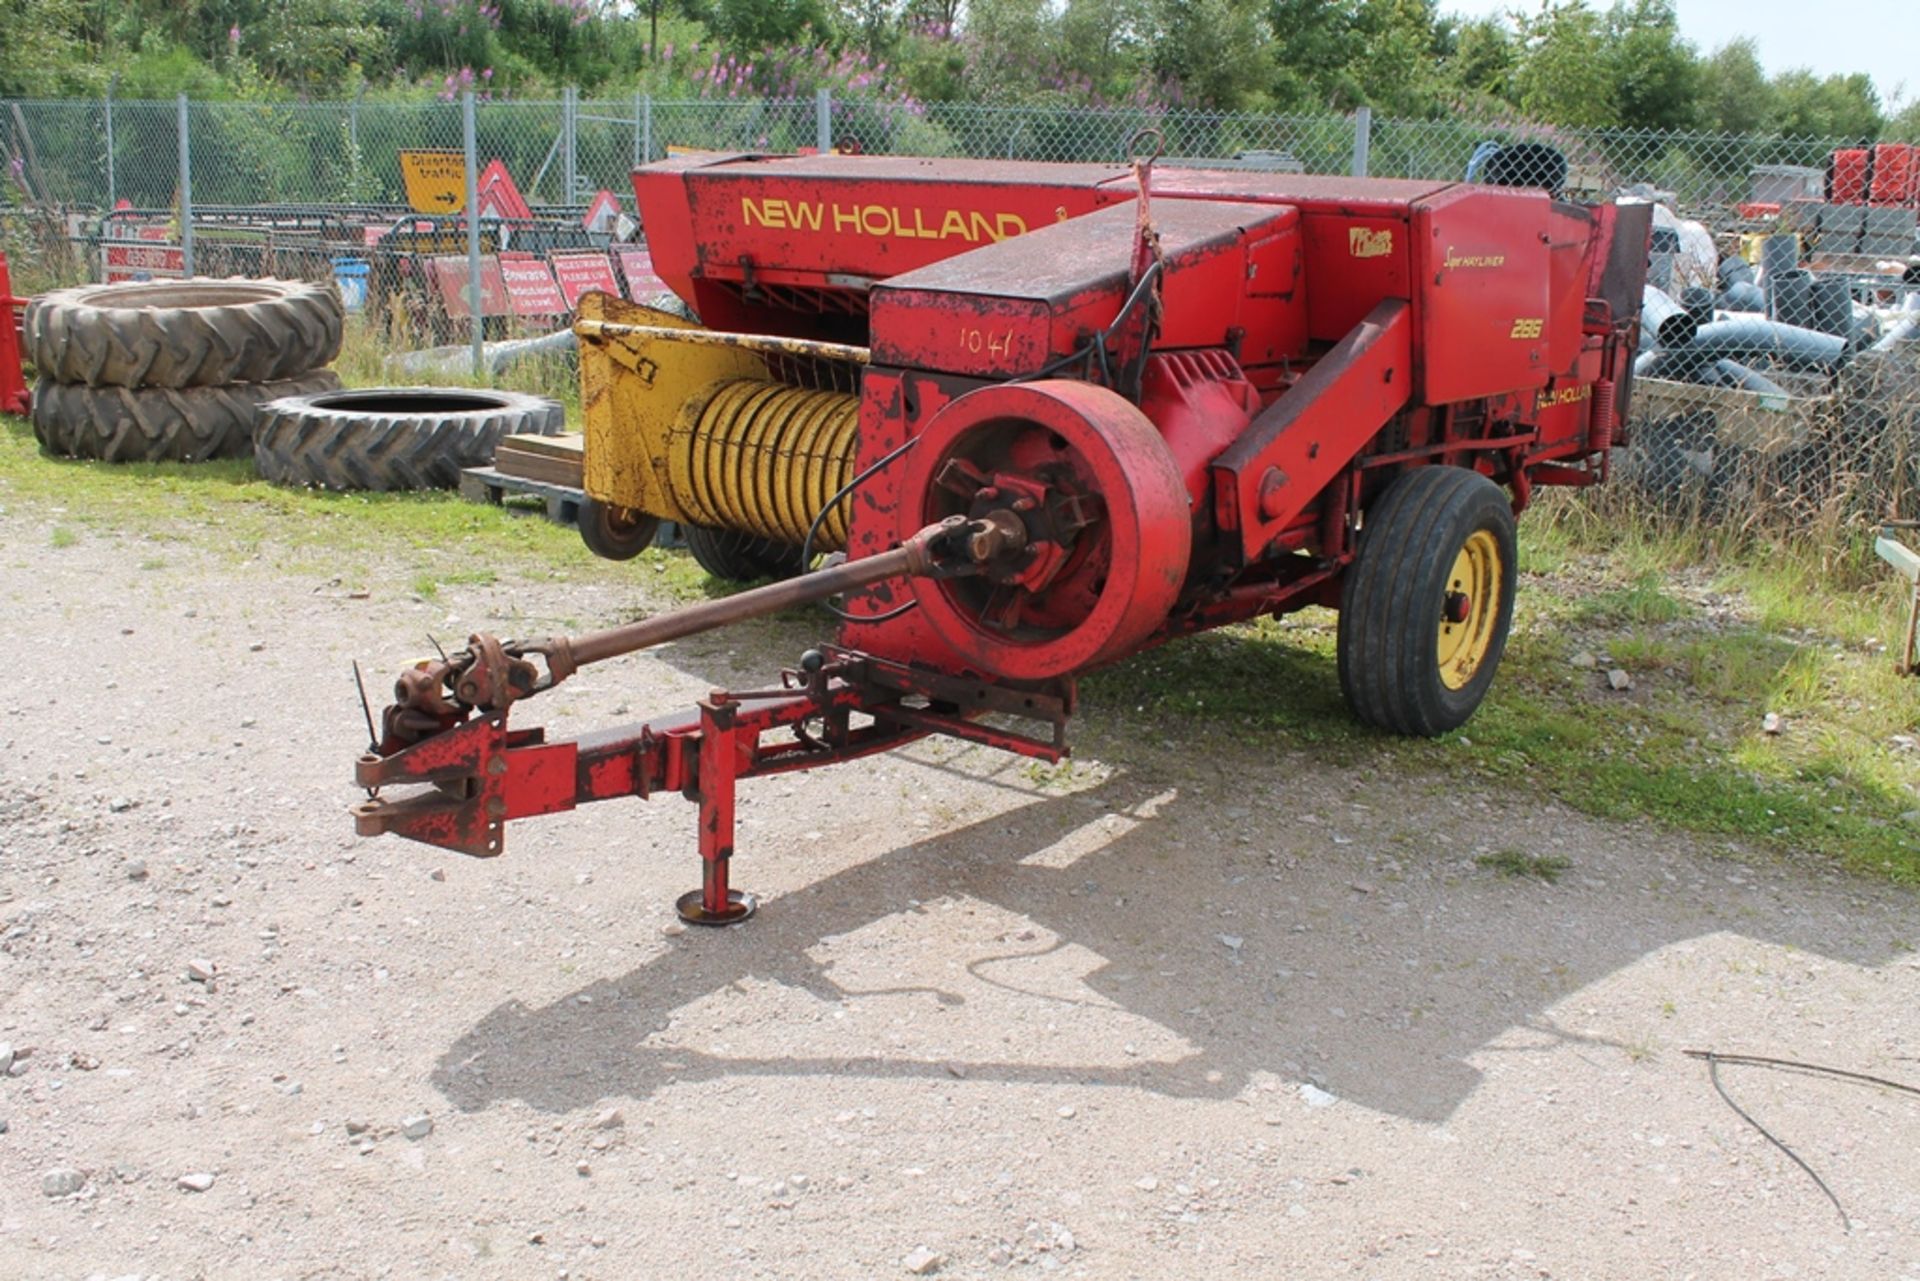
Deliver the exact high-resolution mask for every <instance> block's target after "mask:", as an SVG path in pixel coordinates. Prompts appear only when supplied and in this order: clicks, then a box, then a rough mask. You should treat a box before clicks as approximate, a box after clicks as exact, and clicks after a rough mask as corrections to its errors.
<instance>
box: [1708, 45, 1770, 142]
mask: <svg viewBox="0 0 1920 1281" xmlns="http://www.w3.org/2000/svg"><path fill="white" fill-rule="evenodd" d="M1772 116H1773V88H1772V86H1771V85H1769V84H1768V83H1767V73H1766V72H1765V71H1764V70H1762V69H1761V67H1760V55H1759V53H1758V52H1757V50H1756V49H1755V47H1754V43H1753V38H1752V37H1751V36H1742V37H1741V38H1740V39H1738V40H1735V41H1733V42H1732V43H1730V44H1724V45H1721V46H1720V47H1719V48H1718V49H1715V50H1714V51H1713V53H1712V54H1711V55H1710V56H1709V57H1708V58H1707V59H1706V61H1705V62H1704V63H1702V64H1701V67H1700V123H1701V125H1702V126H1703V127H1705V128H1708V129H1713V130H1717V131H1719V132H1721V133H1756V132H1758V131H1759V130H1760V129H1762V128H1764V127H1765V126H1766V124H1767V122H1768V120H1770V119H1771V118H1772Z"/></svg>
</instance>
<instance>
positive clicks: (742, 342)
mask: <svg viewBox="0 0 1920 1281" xmlns="http://www.w3.org/2000/svg"><path fill="white" fill-rule="evenodd" d="M573 332H574V333H575V334H576V335H578V336H579V337H580V338H582V339H585V340H587V341H592V340H593V339H596V338H600V339H605V338H664V339H667V340H668V341H671V342H682V343H692V344H694V345H696V346H701V347H736V348H738V349H740V350H741V351H760V352H766V353H767V354H768V355H773V356H820V357H824V358H825V359H828V360H848V361H852V362H853V363H854V364H857V365H864V364H866V363H867V362H868V360H869V359H870V355H869V353H868V351H867V349H866V348H865V347H854V346H850V345H848V344H847V343H838V342H815V341H813V340H812V339H811V338H771V337H767V336H765V335H761V334H729V333H722V332H721V331H719V330H717V329H674V328H671V327H669V326H667V325H623V324H620V323H618V322H617V321H612V320H576V321H574V322H573Z"/></svg>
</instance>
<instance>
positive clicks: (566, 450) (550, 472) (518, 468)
mask: <svg viewBox="0 0 1920 1281" xmlns="http://www.w3.org/2000/svg"><path fill="white" fill-rule="evenodd" d="M582 449H583V438H582V437H581V436H580V434H579V433H578V432H575V433H574V434H572V435H570V436H509V437H507V438H506V439H505V440H503V441H501V442H500V444H499V446H498V447H497V448H496V449H495V450H494V453H493V466H494V469H495V470H496V471H499V472H501V473H502V474H503V475H507V476H518V477H521V478H522V479H525V480H537V481H542V482H544V483H546V484H549V485H564V486H567V487H569V488H573V489H579V488H580V486H581V476H582V470H581V469H582V466H583V464H582V462H581V458H582V456H583V455H582Z"/></svg>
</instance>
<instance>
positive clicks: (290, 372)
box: [26, 278, 345, 387]
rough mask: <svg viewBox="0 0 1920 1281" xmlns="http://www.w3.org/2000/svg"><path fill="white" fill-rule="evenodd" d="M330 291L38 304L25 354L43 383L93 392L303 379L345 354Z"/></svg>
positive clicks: (93, 297) (183, 284)
mask: <svg viewBox="0 0 1920 1281" xmlns="http://www.w3.org/2000/svg"><path fill="white" fill-rule="evenodd" d="M344 315H345V313H344V311H343V309H342V308H341V305H340V295H339V293H338V292H336V291H335V289H334V287H333V286H332V285H330V284H329V285H314V284H307V283H305V282H304V281H298V280H209V279H200V278H196V279H193V280H161V281H153V282H150V283H138V284H112V285H83V286H81V287H80V288H78V289H61V290H57V291H55V292H53V293H50V294H47V295H46V296H44V297H42V298H39V299H37V300H36V301H35V302H34V304H33V306H32V307H31V308H30V309H29V310H28V312H27V323H26V339H27V348H28V350H29V351H30V352H31V353H32V357H33V364H34V368H36V369H37V370H39V371H40V376H41V377H42V378H51V379H52V380H54V381H55V382H63V383H85V384H86V385H87V386H89V387H217V386H220V385H222V384H225V383H258V382H271V381H274V380H277V379H282V378H297V377H298V376H300V375H301V374H305V373H309V372H311V371H312V370H315V369H319V368H321V367H322V366H324V365H326V364H328V363H329V362H331V361H332V360H333V358H334V357H335V356H337V355H339V354H340V327H341V323H342V320H343V317H344Z"/></svg>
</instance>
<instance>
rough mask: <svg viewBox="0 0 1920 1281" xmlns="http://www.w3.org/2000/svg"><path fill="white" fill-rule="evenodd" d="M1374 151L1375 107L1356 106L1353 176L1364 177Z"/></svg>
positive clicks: (1354, 116)
mask: <svg viewBox="0 0 1920 1281" xmlns="http://www.w3.org/2000/svg"><path fill="white" fill-rule="evenodd" d="M1372 152H1373V108H1372V107H1355V108H1354V111H1353V176H1354V177H1356V178H1364V177H1366V176H1367V167H1368V165H1369V163H1370V162H1371V159H1372Z"/></svg>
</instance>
